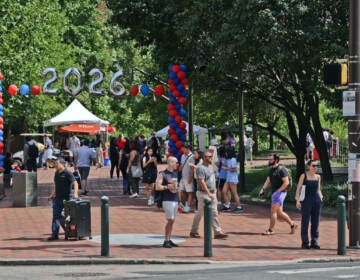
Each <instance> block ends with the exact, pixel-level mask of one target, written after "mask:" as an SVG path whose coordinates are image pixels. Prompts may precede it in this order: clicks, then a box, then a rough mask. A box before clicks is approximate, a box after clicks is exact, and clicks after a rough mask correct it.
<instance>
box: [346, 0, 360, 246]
mask: <svg viewBox="0 0 360 280" xmlns="http://www.w3.org/2000/svg"><path fill="white" fill-rule="evenodd" d="M349 90H350V91H354V92H355V115H354V116H351V117H349V119H348V129H349V140H348V142H349V153H351V154H355V155H356V169H354V170H353V171H351V172H352V174H351V177H350V176H349V177H350V178H351V182H350V185H349V201H348V214H349V245H350V246H351V247H357V248H360V244H359V243H360V3H359V1H358V0H350V38H349ZM349 175H350V174H349ZM350 178H349V179H350Z"/></svg>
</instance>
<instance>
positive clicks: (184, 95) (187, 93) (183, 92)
mask: <svg viewBox="0 0 360 280" xmlns="http://www.w3.org/2000/svg"><path fill="white" fill-rule="evenodd" d="M188 95H189V92H188V91H187V90H183V91H182V92H181V96H182V97H186V96H188Z"/></svg>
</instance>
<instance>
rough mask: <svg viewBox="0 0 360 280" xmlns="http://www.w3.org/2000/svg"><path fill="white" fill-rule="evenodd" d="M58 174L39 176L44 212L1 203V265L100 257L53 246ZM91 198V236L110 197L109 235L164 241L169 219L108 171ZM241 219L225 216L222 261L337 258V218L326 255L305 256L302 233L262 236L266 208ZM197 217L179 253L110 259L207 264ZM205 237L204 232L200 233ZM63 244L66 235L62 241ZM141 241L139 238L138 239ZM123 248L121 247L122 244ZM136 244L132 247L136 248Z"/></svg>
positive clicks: (82, 247)
mask: <svg viewBox="0 0 360 280" xmlns="http://www.w3.org/2000/svg"><path fill="white" fill-rule="evenodd" d="M53 174H54V170H40V171H39V172H38V182H39V185H38V190H39V206H37V207H30V208H13V207H12V203H11V190H7V191H8V197H6V198H5V199H4V200H2V201H0V225H1V226H0V259H49V258H60V259H67V260H69V259H78V258H89V257H90V258H95V257H99V256H100V244H99V243H96V242H94V241H89V240H80V241H65V240H59V241H55V242H48V241H46V238H47V237H48V236H49V234H50V232H51V231H50V225H51V218H52V211H51V207H50V204H49V203H48V201H47V197H48V195H49V194H50V192H51V190H52V185H53V184H52V179H53ZM88 190H89V195H88V196H87V197H86V198H88V199H90V200H91V203H92V208H91V215H92V221H91V222H92V233H93V236H94V237H96V236H99V235H100V230H101V227H100V203H101V202H100V197H101V196H103V195H107V196H109V197H110V233H111V234H130V235H133V234H154V235H162V234H163V231H164V225H165V219H164V214H163V212H162V211H161V210H159V209H157V208H156V206H151V207H149V206H147V205H146V202H147V201H146V199H145V197H144V190H143V189H142V190H141V192H142V195H141V196H140V197H139V198H136V199H130V198H129V197H128V196H124V195H122V191H121V184H120V181H119V180H110V179H109V168H108V167H104V168H101V169H95V168H92V169H91V173H90V180H89V187H88ZM244 208H245V211H244V213H242V214H232V213H221V214H220V223H221V225H222V227H223V229H224V230H225V231H226V232H227V233H229V235H230V236H229V238H228V239H227V240H213V255H214V256H213V257H212V258H210V259H211V260H221V261H245V260H246V261H254V260H257V261H262V260H264V261H265V260H266V261H270V260H295V259H300V258H333V257H337V249H336V248H337V239H336V236H337V234H336V229H337V223H336V220H335V219H332V218H325V217H324V218H322V221H321V226H320V240H319V243H320V245H321V248H322V249H321V250H318V251H314V250H307V251H306V250H301V249H300V248H299V247H300V244H301V240H300V233H299V231H297V232H296V234H295V235H290V234H288V232H289V226H288V225H287V224H286V223H284V222H281V221H279V222H278V223H277V226H276V232H277V234H276V235H274V236H263V235H261V233H262V232H263V231H264V230H265V229H266V228H267V227H268V212H269V210H268V209H267V208H265V207H262V206H255V205H246V204H245V205H244ZM290 215H291V217H292V218H293V219H294V220H295V221H296V223H297V224H299V225H300V213H299V212H292V213H290ZM193 216H194V214H193V213H190V214H181V215H180V216H179V217H178V218H177V220H176V223H175V227H174V235H176V236H177V237H178V238H180V239H181V238H183V239H184V242H181V243H179V245H180V247H179V248H172V249H164V248H162V247H161V246H160V245H161V244H162V241H163V240H162V239H160V238H159V244H156V245H130V244H120V245H119V244H114V245H111V247H110V257H111V258H141V259H150V258H151V259H168V260H185V261H186V260H204V259H208V258H204V257H203V242H204V240H203V239H202V238H201V239H190V238H188V235H189V229H190V225H191V222H192V218H193ZM200 234H201V236H203V231H202V230H201V231H200ZM61 239H63V235H61ZM135 239H136V238H135ZM120 243H121V242H120ZM131 244H133V242H131ZM347 256H350V257H354V258H359V257H360V251H358V250H349V251H348V255H347Z"/></svg>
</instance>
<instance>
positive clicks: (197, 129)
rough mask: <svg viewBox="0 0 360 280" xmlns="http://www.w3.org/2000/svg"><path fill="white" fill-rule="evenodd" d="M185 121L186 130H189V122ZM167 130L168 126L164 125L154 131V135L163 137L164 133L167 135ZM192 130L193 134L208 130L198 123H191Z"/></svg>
mask: <svg viewBox="0 0 360 280" xmlns="http://www.w3.org/2000/svg"><path fill="white" fill-rule="evenodd" d="M185 123H186V130H187V131H188V132H189V123H188V122H185ZM168 130H169V126H166V127H164V128H163V129H160V130H159V131H156V132H155V136H156V137H164V136H166V135H168ZM193 131H194V134H195V135H199V134H201V133H207V132H208V130H207V129H206V128H203V127H201V126H198V125H193Z"/></svg>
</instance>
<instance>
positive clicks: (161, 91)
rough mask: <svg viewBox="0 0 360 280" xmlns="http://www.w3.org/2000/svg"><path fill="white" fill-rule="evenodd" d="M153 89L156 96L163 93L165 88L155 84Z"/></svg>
mask: <svg viewBox="0 0 360 280" xmlns="http://www.w3.org/2000/svg"><path fill="white" fill-rule="evenodd" d="M154 91H155V94H156V95H157V96H161V95H163V94H164V93H165V89H164V87H163V86H162V85H157V86H156V87H155V89H154Z"/></svg>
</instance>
